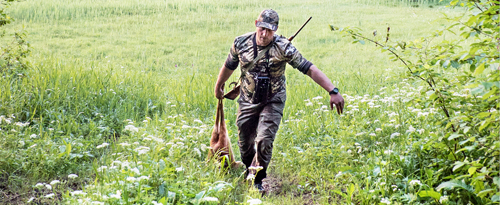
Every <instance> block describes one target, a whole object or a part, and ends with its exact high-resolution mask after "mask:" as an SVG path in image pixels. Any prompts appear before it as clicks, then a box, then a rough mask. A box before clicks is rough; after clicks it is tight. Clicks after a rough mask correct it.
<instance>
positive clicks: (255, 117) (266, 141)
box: [236, 91, 286, 183]
mask: <svg viewBox="0 0 500 205" xmlns="http://www.w3.org/2000/svg"><path fill="white" fill-rule="evenodd" d="M285 100H286V94H285V92H284V91H283V92H280V93H277V94H276V95H275V96H273V97H272V98H271V99H270V100H269V101H268V103H267V104H251V103H248V102H244V101H243V100H241V98H240V99H239V100H238V102H239V107H238V116H237V120H236V124H237V126H238V135H239V140H238V145H239V147H240V153H241V161H242V162H243V163H244V164H245V166H246V167H247V169H248V168H249V167H250V166H254V167H257V166H262V168H263V169H262V170H260V171H259V172H258V173H257V175H256V176H255V180H254V182H255V183H260V182H262V179H264V178H266V175H267V173H266V171H267V167H268V166H269V162H270V161H271V156H272V151H273V142H274V138H275V137H276V132H278V128H279V125H280V122H281V118H282V117H283V109H284V108H285Z"/></svg>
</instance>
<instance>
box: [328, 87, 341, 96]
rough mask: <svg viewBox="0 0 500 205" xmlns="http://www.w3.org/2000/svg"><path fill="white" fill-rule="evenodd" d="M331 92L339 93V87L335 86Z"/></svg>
mask: <svg viewBox="0 0 500 205" xmlns="http://www.w3.org/2000/svg"><path fill="white" fill-rule="evenodd" d="M329 93H330V95H331V94H334V95H336V94H338V93H339V89H338V88H334V89H333V90H332V91H330V92H329Z"/></svg>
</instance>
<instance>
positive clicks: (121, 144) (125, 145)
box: [119, 142, 130, 147]
mask: <svg viewBox="0 0 500 205" xmlns="http://www.w3.org/2000/svg"><path fill="white" fill-rule="evenodd" d="M119 145H120V146H124V147H128V146H130V144H129V143H126V142H122V143H120V144H119Z"/></svg>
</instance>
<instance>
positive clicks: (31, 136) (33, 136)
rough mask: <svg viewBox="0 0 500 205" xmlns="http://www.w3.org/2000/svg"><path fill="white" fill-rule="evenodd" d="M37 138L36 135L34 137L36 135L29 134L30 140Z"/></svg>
mask: <svg viewBox="0 0 500 205" xmlns="http://www.w3.org/2000/svg"><path fill="white" fill-rule="evenodd" d="M37 137H38V135H36V134H31V135H30V138H31V139H34V138H37Z"/></svg>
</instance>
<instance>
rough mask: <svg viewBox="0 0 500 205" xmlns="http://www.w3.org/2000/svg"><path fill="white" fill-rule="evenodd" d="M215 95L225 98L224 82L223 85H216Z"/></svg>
mask: <svg viewBox="0 0 500 205" xmlns="http://www.w3.org/2000/svg"><path fill="white" fill-rule="evenodd" d="M215 97H216V98H217V99H223V98H224V84H222V86H217V85H215Z"/></svg>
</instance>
